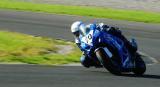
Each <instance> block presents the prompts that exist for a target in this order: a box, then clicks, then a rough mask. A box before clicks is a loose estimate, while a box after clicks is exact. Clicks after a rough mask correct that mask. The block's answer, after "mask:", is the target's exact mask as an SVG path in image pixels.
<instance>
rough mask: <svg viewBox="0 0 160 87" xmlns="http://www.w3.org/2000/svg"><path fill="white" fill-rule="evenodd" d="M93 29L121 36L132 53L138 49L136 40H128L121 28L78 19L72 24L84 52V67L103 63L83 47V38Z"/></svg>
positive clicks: (72, 30) (73, 31)
mask: <svg viewBox="0 0 160 87" xmlns="http://www.w3.org/2000/svg"><path fill="white" fill-rule="evenodd" d="M91 29H98V30H100V31H104V32H107V33H110V34H112V35H114V36H116V37H119V38H120V39H121V40H123V41H124V43H125V45H126V47H127V48H128V49H129V51H130V53H133V54H134V53H135V52H136V51H137V44H136V42H135V40H134V39H132V41H131V42H130V41H128V40H127V39H126V38H125V37H124V35H122V32H121V30H120V29H119V28H116V27H112V26H108V25H105V24H103V23H98V24H94V23H91V24H85V23H83V22H82V21H76V22H74V23H73V24H72V25H71V32H72V33H73V35H74V38H75V43H76V44H77V46H78V47H79V48H80V49H81V51H82V52H83V55H82V56H81V64H82V65H83V66H84V67H87V68H89V67H91V66H95V67H102V65H101V64H100V63H98V62H95V60H94V59H96V58H92V57H95V56H94V55H93V56H92V57H89V56H88V55H87V54H86V50H85V49H83V48H82V47H81V38H82V37H84V36H85V35H86V34H87V33H88V32H89V31H90V30H91Z"/></svg>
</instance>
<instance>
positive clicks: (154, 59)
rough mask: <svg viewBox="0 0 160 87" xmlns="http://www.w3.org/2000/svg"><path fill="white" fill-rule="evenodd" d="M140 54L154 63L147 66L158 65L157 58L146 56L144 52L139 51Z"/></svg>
mask: <svg viewBox="0 0 160 87" xmlns="http://www.w3.org/2000/svg"><path fill="white" fill-rule="evenodd" d="M138 53H140V54H141V55H143V56H146V57H147V58H149V59H150V60H151V61H152V62H153V63H152V64H147V65H153V64H157V63H158V60H157V59H156V58H154V57H151V56H150V55H148V54H146V53H144V52H140V51H138Z"/></svg>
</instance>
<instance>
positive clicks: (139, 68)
mask: <svg viewBox="0 0 160 87" xmlns="http://www.w3.org/2000/svg"><path fill="white" fill-rule="evenodd" d="M145 71H146V64H145V62H144V61H143V59H142V58H141V56H140V55H139V54H138V53H137V55H136V58H135V68H134V69H133V73H134V74H136V75H138V76H141V75H143V74H144V73H145Z"/></svg>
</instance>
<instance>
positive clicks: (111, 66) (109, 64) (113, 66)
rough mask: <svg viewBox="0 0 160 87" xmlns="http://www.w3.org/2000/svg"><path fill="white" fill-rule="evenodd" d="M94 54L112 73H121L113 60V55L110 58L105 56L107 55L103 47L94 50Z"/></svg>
mask: <svg viewBox="0 0 160 87" xmlns="http://www.w3.org/2000/svg"><path fill="white" fill-rule="evenodd" d="M96 56H97V57H98V59H99V60H100V61H101V63H102V64H103V66H104V67H105V68H106V69H107V70H108V71H109V72H111V73H112V74H114V75H121V70H120V67H119V66H118V65H116V64H117V63H116V61H114V57H115V56H114V55H113V57H112V58H107V57H108V55H107V54H106V53H105V51H104V49H103V48H99V49H98V50H97V51H96Z"/></svg>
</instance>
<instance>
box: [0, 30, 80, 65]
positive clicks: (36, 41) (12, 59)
mask: <svg viewBox="0 0 160 87" xmlns="http://www.w3.org/2000/svg"><path fill="white" fill-rule="evenodd" d="M58 45H63V46H68V45H70V46H72V47H73V49H72V50H71V52H69V53H67V54H60V53H58V50H60V49H59V48H57V46H58ZM79 57H80V51H79V50H78V48H76V47H75V45H74V44H73V43H71V42H65V41H62V40H54V39H50V38H43V37H34V36H31V35H26V34H20V33H16V32H8V31H0V62H1V63H3V62H5V63H27V64H46V65H57V64H67V63H72V62H79Z"/></svg>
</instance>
